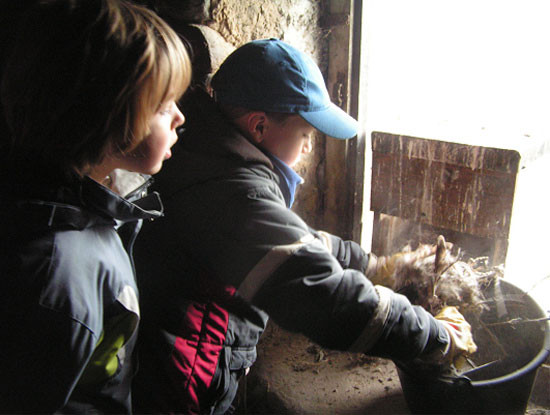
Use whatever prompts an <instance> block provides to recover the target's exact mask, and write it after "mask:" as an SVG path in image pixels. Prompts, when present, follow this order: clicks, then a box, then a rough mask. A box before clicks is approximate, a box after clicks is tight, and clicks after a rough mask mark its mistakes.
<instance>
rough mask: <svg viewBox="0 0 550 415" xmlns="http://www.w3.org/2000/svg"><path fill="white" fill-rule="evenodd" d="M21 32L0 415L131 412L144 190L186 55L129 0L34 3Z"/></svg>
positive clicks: (9, 117)
mask: <svg viewBox="0 0 550 415" xmlns="http://www.w3.org/2000/svg"><path fill="white" fill-rule="evenodd" d="M19 28H20V29H19V31H18V35H17V37H16V40H15V43H14V45H13V48H12V51H11V54H10V55H9V58H8V60H7V62H6V64H5V66H4V71H3V77H2V90H1V97H2V107H3V116H4V117H5V121H6V123H7V125H8V127H9V130H8V131H6V132H4V131H3V132H2V136H1V140H2V143H1V144H2V146H1V147H2V150H3V154H2V156H1V157H2V163H1V164H0V166H1V167H0V173H1V175H0V191H1V194H2V204H1V205H2V206H1V208H0V210H1V214H2V216H3V220H2V221H1V222H0V223H1V224H0V230H1V235H2V236H1V238H0V244H1V248H0V267H1V268H2V277H1V281H2V289H1V290H0V330H1V332H2V341H1V342H0V379H1V384H2V388H0V411H1V412H10V413H21V412H26V413H51V412H56V411H57V412H61V413H66V412H71V413H75V412H87V411H94V412H100V413H131V412H132V408H131V393H130V384H131V380H132V376H133V374H134V373H135V371H136V367H135V365H133V360H134V356H133V349H134V344H135V340H136V334H137V326H138V322H139V319H140V317H139V316H140V312H139V306H138V293H137V286H136V282H135V275H134V266H133V259H132V245H133V242H134V240H135V237H136V235H137V233H138V231H139V229H140V227H141V223H142V221H143V220H144V219H145V220H152V219H154V218H157V217H159V216H161V215H162V205H161V204H160V199H159V198H158V195H157V194H155V193H153V194H150V195H146V188H147V186H148V177H149V175H151V174H155V173H157V172H158V171H159V170H160V169H161V167H162V164H163V161H164V160H166V159H167V158H169V157H170V156H171V152H170V148H171V147H172V145H173V144H174V143H175V142H176V140H177V134H176V129H177V128H178V127H179V126H181V125H182V124H183V122H184V117H183V115H182V113H181V112H180V110H179V109H178V107H177V106H176V102H177V100H178V99H179V98H180V97H181V95H182V94H183V92H184V91H185V90H186V88H187V86H188V85H189V81H190V77H191V67H190V62H189V57H188V54H187V52H186V50H185V47H184V46H183V44H182V42H181V40H180V39H179V37H178V36H177V34H176V33H175V32H174V31H173V30H172V29H171V28H170V27H169V26H168V25H167V24H166V23H165V22H164V21H163V20H162V19H160V18H159V17H158V16H157V15H155V14H154V13H153V12H151V11H150V10H148V9H146V8H143V7H140V6H137V5H134V4H132V3H130V2H126V1H124V0H49V1H40V2H36V4H35V5H34V6H32V7H30V8H29V9H28V10H26V11H25V13H24V16H23V19H22V20H21V22H20V26H19ZM130 172H131V173H130ZM120 178H122V179H130V180H125V181H126V183H121V182H119V180H118V179H120ZM132 187H133V188H132ZM113 189H115V190H116V191H115V190H113Z"/></svg>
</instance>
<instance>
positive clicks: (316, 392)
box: [237, 324, 550, 415]
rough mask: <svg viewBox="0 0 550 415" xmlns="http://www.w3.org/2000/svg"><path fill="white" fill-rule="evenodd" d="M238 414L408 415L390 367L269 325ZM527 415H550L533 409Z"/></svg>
mask: <svg viewBox="0 0 550 415" xmlns="http://www.w3.org/2000/svg"><path fill="white" fill-rule="evenodd" d="M237 407H238V409H237V414H410V411H409V409H408V407H407V404H406V402H405V400H404V397H403V392H402V390H401V384H400V381H399V378H398V375H397V372H396V369H395V366H394V364H393V363H392V362H391V361H388V360H385V359H377V358H369V357H367V356H364V355H361V354H352V353H342V352H335V351H327V350H323V349H321V348H319V347H318V346H317V345H315V344H313V343H312V342H310V341H309V340H308V339H306V338H305V337H303V336H300V335H293V334H290V333H287V332H285V331H283V330H281V329H280V328H278V327H276V326H274V325H271V324H270V325H269V326H268V329H267V330H266V332H265V333H264V335H263V336H262V339H261V341H260V344H259V347H258V361H257V363H256V364H255V365H254V367H253V368H252V370H251V371H250V373H249V375H248V376H247V377H246V378H245V380H244V381H243V382H242V384H241V388H240V391H239V396H238V405H237ZM526 413H527V414H528V415H550V408H542V407H538V406H535V405H532V404H530V405H529V407H528V409H527V412H526Z"/></svg>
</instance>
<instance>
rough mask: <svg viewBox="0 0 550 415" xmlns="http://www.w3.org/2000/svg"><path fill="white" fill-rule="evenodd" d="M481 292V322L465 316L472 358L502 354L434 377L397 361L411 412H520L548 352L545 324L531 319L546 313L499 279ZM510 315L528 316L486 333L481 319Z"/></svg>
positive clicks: (505, 318)
mask: <svg viewBox="0 0 550 415" xmlns="http://www.w3.org/2000/svg"><path fill="white" fill-rule="evenodd" d="M485 297H486V298H487V299H488V304H489V306H488V310H487V311H484V312H483V314H482V315H481V318H480V319H479V320H481V321H484V323H483V324H482V323H476V322H475V321H474V320H470V319H468V316H466V318H467V319H468V321H469V322H470V323H471V324H472V331H473V335H474V340H475V341H476V343H477V345H478V352H477V353H475V354H474V355H473V356H472V359H473V360H475V359H476V355H478V354H479V357H478V359H481V360H482V361H476V362H475V363H476V365H479V366H480V367H481V365H482V364H484V363H486V362H485V361H489V363H490V361H494V360H495V359H494V355H491V353H499V354H500V353H502V356H505V357H502V358H501V359H498V361H497V362H496V363H493V364H489V365H488V366H487V367H486V368H482V369H481V370H478V371H474V372H472V373H471V374H467V373H465V375H464V376H455V377H448V376H434V375H433V374H427V373H426V372H424V373H422V372H421V371H418V370H416V369H412V366H402V365H400V364H399V363H396V364H397V366H398V369H397V372H398V374H399V379H400V381H401V387H402V389H403V394H404V397H405V400H406V402H407V405H408V407H409V409H410V410H411V412H412V413H413V414H523V413H524V412H525V410H526V408H527V403H528V401H529V396H530V394H531V389H532V387H533V384H534V381H535V376H536V373H537V369H538V368H539V366H541V365H542V364H543V363H544V362H545V361H546V359H547V358H548V355H549V354H550V323H549V322H548V320H546V321H534V320H537V319H544V318H545V317H547V316H546V314H545V312H544V311H543V310H542V309H541V308H540V306H539V305H538V304H537V303H536V302H535V301H534V300H533V299H532V298H531V297H530V296H529V295H527V294H526V293H525V292H523V291H521V290H520V289H519V288H517V287H515V286H514V285H512V284H510V283H509V282H507V281H504V280H500V281H499V282H497V283H496V284H493V285H492V286H490V287H489V288H488V289H487V290H486V291H485ZM503 310H504V311H503ZM503 313H504V314H503ZM515 318H519V319H522V320H531V321H529V322H527V323H524V324H503V325H500V324H489V326H491V327H497V328H498V331H495V332H493V329H492V328H491V329H490V330H491V332H490V333H488V334H487V333H486V332H488V328H487V325H486V324H485V321H489V322H490V323H495V322H496V323H500V322H502V321H510V320H512V319H515ZM499 320H501V321H499ZM491 336H494V337H491ZM497 346H498V347H497ZM484 349H485V351H484ZM497 349H500V350H497ZM483 354H485V356H484V355H483Z"/></svg>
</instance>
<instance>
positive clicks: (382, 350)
mask: <svg viewBox="0 0 550 415" xmlns="http://www.w3.org/2000/svg"><path fill="white" fill-rule="evenodd" d="M224 212H231V214H229V213H224V214H221V213H220V212H219V211H218V212H217V213H218V216H209V217H208V215H207V217H204V215H203V216H202V217H201V215H199V214H193V215H189V216H190V217H193V218H194V219H196V220H194V221H192V222H191V221H188V222H186V225H187V226H188V227H191V228H192V229H189V228H186V230H187V231H188V232H187V233H186V234H187V235H188V236H189V237H191V236H193V237H194V238H195V239H194V240H189V241H188V243H187V245H188V246H191V247H192V249H193V252H192V255H193V256H194V257H195V259H196V260H198V261H199V262H200V263H202V264H208V267H209V271H210V272H211V273H212V274H213V275H216V276H218V277H219V278H221V279H222V280H223V281H224V283H225V284H230V285H232V286H234V287H236V288H237V290H238V294H239V295H240V296H241V297H243V298H244V299H245V300H247V301H249V302H251V303H252V304H254V305H256V306H258V307H259V308H261V309H263V310H264V311H265V312H267V313H268V314H269V316H270V317H271V318H272V319H273V320H274V321H275V322H277V324H279V325H280V326H282V327H284V328H286V329H288V330H291V331H294V332H300V333H303V334H304V335H306V336H308V337H309V338H311V339H312V340H313V341H315V342H317V343H318V344H320V345H322V346H325V347H329V348H332V349H338V350H354V351H363V352H368V353H371V354H376V355H380V356H387V357H390V358H400V359H401V360H407V359H408V358H411V359H412V358H415V357H416V356H418V355H420V354H422V353H427V352H430V351H432V350H434V349H435V348H437V347H441V346H443V345H445V344H446V343H447V341H448V339H447V338H446V335H445V333H444V332H443V330H444V329H443V328H442V327H441V326H440V324H439V323H438V322H437V321H435V319H434V318H433V317H432V316H430V315H429V314H428V313H427V312H426V311H424V310H423V309H422V308H420V307H415V306H412V305H411V304H410V303H409V301H408V300H407V299H406V298H405V297H403V296H401V295H398V294H396V293H393V292H391V291H389V290H384V289H383V288H382V287H375V286H373V285H372V284H371V283H370V281H369V280H368V279H367V278H366V277H365V275H364V274H363V273H362V272H361V271H360V270H357V269H354V268H362V267H363V266H365V265H366V262H367V258H368V255H366V254H365V253H363V252H361V250H360V249H355V246H354V245H353V244H350V243H348V244H346V243H344V242H342V241H341V240H339V239H338V238H335V237H330V236H329V238H330V240H331V241H332V242H333V244H332V249H329V247H328V245H327V243H326V239H325V240H323V238H322V237H319V235H318V233H316V232H312V231H311V229H310V228H309V227H308V225H307V224H306V223H304V221H303V220H301V219H300V218H299V217H298V216H297V215H296V214H295V213H293V212H292V211H291V210H289V209H287V208H286V207H285V206H284V203H283V201H282V199H281V197H280V196H278V194H277V193H276V191H274V190H273V189H271V188H269V186H266V187H265V188H260V187H256V188H255V189H254V191H249V192H248V193H247V194H246V197H243V196H242V195H237V196H235V197H234V198H232V199H231V200H230V201H226V203H225V204H224ZM180 214H181V217H183V216H184V215H185V213H184V212H181V213H180ZM199 221H202V222H199ZM195 226H196V227H197V229H193V228H194V227H195ZM174 231H175V232H180V234H183V233H184V232H185V229H183V228H182V229H180V230H177V229H175V230H174ZM197 235H200V236H199V239H196V238H197ZM350 248H351V249H350ZM357 248H358V247H357ZM342 265H344V267H343V266H342ZM345 267H347V269H346V268H345Z"/></svg>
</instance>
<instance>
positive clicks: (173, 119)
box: [119, 100, 185, 174]
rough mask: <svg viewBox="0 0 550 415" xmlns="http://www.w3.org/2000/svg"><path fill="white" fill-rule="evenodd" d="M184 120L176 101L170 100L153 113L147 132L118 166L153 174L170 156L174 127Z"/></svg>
mask: <svg viewBox="0 0 550 415" xmlns="http://www.w3.org/2000/svg"><path fill="white" fill-rule="evenodd" d="M184 122H185V117H184V116H183V114H182V113H181V112H180V110H179V108H178V107H177V105H176V103H175V102H174V101H173V100H170V101H168V102H166V103H164V104H163V105H161V107H160V109H159V110H158V111H157V112H156V113H155V114H154V115H153V118H152V119H151V121H150V123H149V134H148V135H147V136H146V137H145V138H144V139H143V140H142V141H141V143H140V144H139V145H138V146H137V147H136V148H135V149H134V150H133V151H131V152H130V153H128V154H125V155H124V156H122V157H121V158H120V161H121V162H122V163H123V166H119V167H120V168H123V169H126V170H129V171H134V172H138V173H144V174H155V173H158V172H159V171H160V169H161V168H162V163H163V162H164V160H167V159H169V158H170V157H171V156H172V153H171V152H170V148H171V147H172V146H173V145H174V144H175V143H176V141H177V139H178V136H177V133H176V128H177V127H179V126H180V125H182V124H183V123H184Z"/></svg>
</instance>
